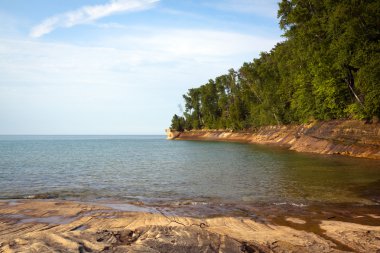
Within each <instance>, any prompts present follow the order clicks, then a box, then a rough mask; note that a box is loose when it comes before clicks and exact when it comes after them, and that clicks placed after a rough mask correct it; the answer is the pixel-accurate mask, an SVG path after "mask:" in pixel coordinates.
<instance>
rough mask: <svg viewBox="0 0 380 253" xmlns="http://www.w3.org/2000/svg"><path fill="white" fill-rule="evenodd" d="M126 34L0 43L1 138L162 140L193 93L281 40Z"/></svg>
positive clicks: (197, 32)
mask: <svg viewBox="0 0 380 253" xmlns="http://www.w3.org/2000/svg"><path fill="white" fill-rule="evenodd" d="M125 29H126V30H125V32H123V34H124V35H120V33H119V35H115V34H114V33H112V32H110V31H109V30H107V31H104V33H102V35H104V36H105V37H108V39H106V38H102V39H101V40H99V39H97V40H92V41H91V43H93V44H92V45H91V46H90V45H88V46H78V45H73V44H68V43H48V42H43V41H35V40H29V41H25V40H15V39H14V40H7V39H0V76H1V80H0V118H1V119H2V124H0V133H3V134H4V133H7V134H17V133H34V134H47V133H50V134H57V133H58V134H78V133H87V134H89V133H95V134H96V133H97V134H99V133H113V134H115V133H145V134H146V133H161V130H163V129H164V128H166V127H167V125H168V122H170V119H171V117H172V114H173V113H176V112H178V108H177V105H178V104H179V103H182V102H183V101H182V96H181V94H183V93H185V92H186V90H187V89H189V88H191V87H196V86H199V85H201V84H203V83H205V82H207V81H208V80H209V79H210V78H214V77H216V76H218V75H220V74H224V73H226V72H227V70H228V69H229V68H231V67H234V68H237V67H239V66H241V64H242V62H243V61H250V60H252V58H253V57H255V56H257V55H258V53H259V52H260V51H263V50H269V49H270V48H271V47H273V45H274V44H275V43H276V42H277V41H278V40H276V39H275V38H273V39H266V38H261V37H256V36H252V35H248V34H242V33H237V32H223V31H216V30H211V29H209V30H206V29H186V30H184V29H182V30H180V29H165V28H157V27H151V28H147V27H145V28H142V27H137V28H136V27H135V28H125ZM107 32H110V34H108V33H107ZM143 127H147V128H146V129H142V128H143Z"/></svg>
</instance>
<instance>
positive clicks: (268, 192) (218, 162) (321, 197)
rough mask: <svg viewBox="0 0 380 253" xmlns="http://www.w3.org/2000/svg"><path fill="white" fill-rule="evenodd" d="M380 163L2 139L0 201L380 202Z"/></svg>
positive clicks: (123, 139)
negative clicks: (24, 199) (35, 199)
mask: <svg viewBox="0 0 380 253" xmlns="http://www.w3.org/2000/svg"><path fill="white" fill-rule="evenodd" d="M379 185H380V161H376V160H369V159H359V158H350V157H342V156H325V155H316V154H304V153H296V152H293V151H288V150H284V149H282V148H278V147H272V146H264V145H252V144H241V143H227V142H201V141H169V140H166V139H165V136H1V137H0V198H2V199H17V198H54V199H70V200H81V201H110V202H112V201H125V202H129V201H132V202H133V201H139V202H143V203H151V204H152V203H153V204H154V203H174V202H179V203H180V202H186V201H191V202H194V203H210V202H211V203H246V204H249V203H267V204H276V205H278V204H283V203H292V204H294V205H308V204H310V203H355V204H364V205H374V204H378V203H380V199H379V193H380V189H379V188H380V187H379Z"/></svg>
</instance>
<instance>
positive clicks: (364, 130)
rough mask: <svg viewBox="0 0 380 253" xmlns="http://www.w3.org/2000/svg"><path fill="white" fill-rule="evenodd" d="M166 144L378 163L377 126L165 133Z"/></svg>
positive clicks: (347, 123) (352, 123)
mask: <svg viewBox="0 0 380 253" xmlns="http://www.w3.org/2000/svg"><path fill="white" fill-rule="evenodd" d="M166 134H167V139H169V140H199V141H226V142H241V143H251V144H266V145H275V146H280V147H284V148H287V149H289V150H293V151H297V152H308V153H317V154H327V155H343V156H351V157H358V158H370V159H377V160H380V123H371V124H367V123H366V122H364V121H359V120H331V121H325V122H313V123H311V124H302V125H277V126H266V127H260V128H258V129H256V130H254V131H250V132H247V131H246V132H243V131H241V132H233V131H228V130H205V129H202V130H191V131H185V132H176V131H171V130H167V131H166Z"/></svg>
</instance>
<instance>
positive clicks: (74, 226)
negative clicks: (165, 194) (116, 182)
mask: <svg viewBox="0 0 380 253" xmlns="http://www.w3.org/2000/svg"><path fill="white" fill-rule="evenodd" d="M115 207H116V208H115ZM122 207H123V205H122V204H118V205H113V206H112V205H103V204H91V203H81V202H75V201H61V200H6V201H1V202H0V252H4V253H7V252H379V249H380V212H379V209H378V208H376V207H371V208H366V207H357V208H352V209H351V210H348V209H345V208H340V209H335V210H333V211H324V210H318V209H315V208H314V211H311V210H310V209H302V211H297V212H295V211H294V210H292V209H287V208H286V207H276V210H271V209H268V208H267V209H265V208H262V209H260V208H259V209H257V208H256V209H255V208H252V209H247V210H245V212H251V213H252V214H253V213H255V214H256V215H255V216H252V215H251V216H249V215H247V213H246V214H245V215H243V212H242V213H241V215H239V214H236V215H225V216H214V217H190V216H189V215H187V216H185V215H182V216H179V215H175V214H173V212H168V211H167V210H168V208H166V209H165V208H150V209H149V208H145V207H144V206H133V205H130V204H128V205H124V207H126V208H124V209H125V210H122V209H123V208H122ZM127 209H130V210H134V211H126V210H127ZM298 209H299V208H298ZM298 209H297V210H298ZM144 210H151V211H149V212H148V211H144ZM280 210H282V211H280Z"/></svg>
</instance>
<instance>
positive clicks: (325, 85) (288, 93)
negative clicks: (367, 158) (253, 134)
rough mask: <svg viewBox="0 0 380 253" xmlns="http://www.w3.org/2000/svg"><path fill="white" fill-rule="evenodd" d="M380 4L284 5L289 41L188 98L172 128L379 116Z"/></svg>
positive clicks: (364, 0)
mask: <svg viewBox="0 0 380 253" xmlns="http://www.w3.org/2000/svg"><path fill="white" fill-rule="evenodd" d="M379 13H380V1H378V0H282V1H281V2H280V3H279V10H278V18H279V24H280V27H281V29H282V30H283V31H284V33H283V36H284V37H285V38H286V40H285V41H284V42H281V43H278V44H277V45H276V46H275V47H274V48H273V49H272V50H271V51H270V52H263V53H261V54H260V57H259V58H257V59H254V60H253V61H252V62H248V63H244V64H243V66H241V67H240V68H239V69H238V70H234V69H231V70H229V71H228V73H226V74H225V75H221V76H218V77H216V78H215V79H212V80H209V81H208V82H207V83H206V84H204V85H201V86H200V87H198V88H192V89H189V90H188V92H187V93H186V94H185V95H183V98H184V100H185V111H184V112H183V115H174V116H173V119H172V124H171V129H173V130H178V131H183V130H191V129H231V130H243V129H252V128H255V127H258V126H264V125H274V124H290V123H303V122H308V121H311V120H330V119H340V118H354V119H372V118H376V117H377V118H379V117H380V85H379V80H380V43H379V38H380V29H379V27H380V15H378V14H379Z"/></svg>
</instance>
